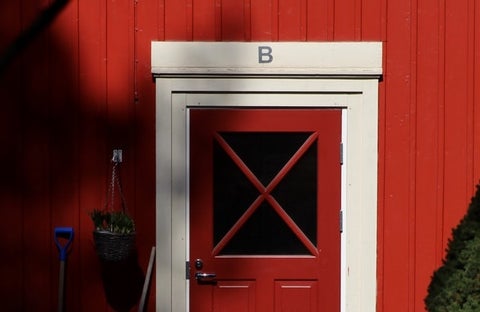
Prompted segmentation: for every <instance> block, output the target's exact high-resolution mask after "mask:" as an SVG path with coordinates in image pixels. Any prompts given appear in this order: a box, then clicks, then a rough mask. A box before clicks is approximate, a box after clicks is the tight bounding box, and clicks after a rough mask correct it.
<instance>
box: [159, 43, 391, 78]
mask: <svg viewBox="0 0 480 312" xmlns="http://www.w3.org/2000/svg"><path fill="white" fill-rule="evenodd" d="M151 53H152V73H153V74H155V75H169V74H170V75H175V74H177V75H178V74H181V75H193V74H201V75H219V74H222V75H319V76H331V75H335V76H338V75H340V76H368V75H370V76H380V75H381V74H382V44H381V43H380V42H328V43H327V42H152V49H151Z"/></svg>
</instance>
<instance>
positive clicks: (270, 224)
mask: <svg viewBox="0 0 480 312" xmlns="http://www.w3.org/2000/svg"><path fill="white" fill-rule="evenodd" d="M340 140H341V110H340V109H191V110H190V141H189V142H190V143H189V147H190V203H189V205H190V210H189V211H190V311H192V312H202V311H225V312H227V311H228V312H235V311H261V312H268V311H282V312H288V311H292V312H293V311H296V312H308V311H311V312H314V311H329V312H332V311H339V310H340V228H339V213H340V193H341V191H340V184H341V183H340V179H341V178H340Z"/></svg>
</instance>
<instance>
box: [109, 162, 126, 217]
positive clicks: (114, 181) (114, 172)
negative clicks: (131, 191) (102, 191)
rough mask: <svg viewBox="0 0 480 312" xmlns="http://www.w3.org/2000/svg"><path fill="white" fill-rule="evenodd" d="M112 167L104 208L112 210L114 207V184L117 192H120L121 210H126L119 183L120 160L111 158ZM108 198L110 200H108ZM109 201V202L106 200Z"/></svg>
mask: <svg viewBox="0 0 480 312" xmlns="http://www.w3.org/2000/svg"><path fill="white" fill-rule="evenodd" d="M112 163H113V167H112V177H111V179H110V184H109V186H108V190H107V203H106V205H105V208H106V210H111V211H113V210H114V209H115V204H114V203H115V186H116V187H117V188H118V193H119V194H120V199H121V205H122V211H123V212H126V211H127V205H126V201H125V197H124V195H123V191H122V185H121V183H120V173H119V164H120V162H118V161H115V160H112ZM109 199H110V201H109ZM108 201H109V202H108Z"/></svg>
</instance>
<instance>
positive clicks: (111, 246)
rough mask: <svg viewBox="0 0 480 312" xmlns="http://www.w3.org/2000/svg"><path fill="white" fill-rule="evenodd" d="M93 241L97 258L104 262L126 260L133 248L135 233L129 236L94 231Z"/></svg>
mask: <svg viewBox="0 0 480 312" xmlns="http://www.w3.org/2000/svg"><path fill="white" fill-rule="evenodd" d="M93 240H94V242H95V249H96V251H97V254H98V256H99V257H100V258H101V259H103V260H105V261H121V260H125V259H126V258H128V256H129V255H130V253H131V252H132V251H133V249H134V246H135V232H132V233H129V234H119V233H112V232H108V231H99V230H96V231H94V232H93Z"/></svg>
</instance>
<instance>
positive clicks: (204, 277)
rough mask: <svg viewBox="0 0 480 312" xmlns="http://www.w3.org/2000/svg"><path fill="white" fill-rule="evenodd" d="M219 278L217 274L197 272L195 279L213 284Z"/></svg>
mask: <svg viewBox="0 0 480 312" xmlns="http://www.w3.org/2000/svg"><path fill="white" fill-rule="evenodd" d="M216 277H217V274H215V273H204V272H197V273H195V279H196V280H197V281H199V282H212V281H213V280H214V279H215V278H216Z"/></svg>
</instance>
